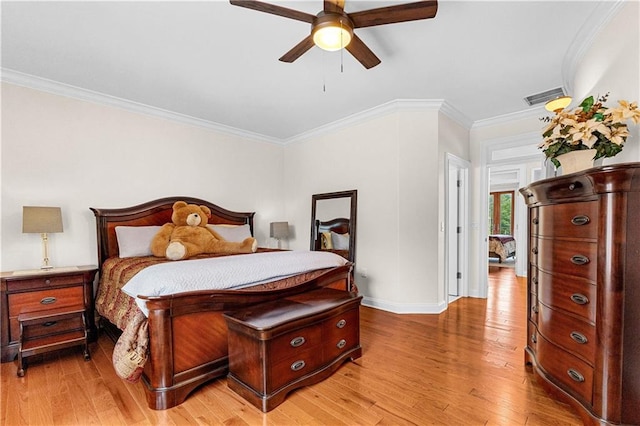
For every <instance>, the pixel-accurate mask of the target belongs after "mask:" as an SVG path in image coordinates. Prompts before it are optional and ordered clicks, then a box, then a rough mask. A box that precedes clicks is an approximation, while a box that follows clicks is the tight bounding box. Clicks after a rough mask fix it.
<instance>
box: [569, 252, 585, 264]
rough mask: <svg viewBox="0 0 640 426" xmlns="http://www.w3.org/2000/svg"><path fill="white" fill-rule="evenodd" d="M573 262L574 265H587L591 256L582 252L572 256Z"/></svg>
mask: <svg viewBox="0 0 640 426" xmlns="http://www.w3.org/2000/svg"><path fill="white" fill-rule="evenodd" d="M571 263H573V264H574V265H586V264H587V263H589V258H588V257H587V256H583V255H581V254H576V255H574V256H571Z"/></svg>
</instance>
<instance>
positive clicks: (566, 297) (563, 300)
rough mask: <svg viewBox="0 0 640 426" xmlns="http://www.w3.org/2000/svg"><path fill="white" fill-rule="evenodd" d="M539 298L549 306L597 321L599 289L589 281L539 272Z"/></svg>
mask: <svg viewBox="0 0 640 426" xmlns="http://www.w3.org/2000/svg"><path fill="white" fill-rule="evenodd" d="M538 298H539V299H540V300H541V301H542V303H544V304H545V305H547V306H551V307H553V308H559V309H563V310H565V311H568V312H571V313H574V314H576V315H579V316H581V317H582V318H584V319H585V320H587V321H589V322H590V323H595V321H596V300H597V287H596V285H595V284H592V283H591V282H589V281H587V280H578V279H567V278H566V277H558V276H555V275H552V274H549V273H547V272H544V271H538Z"/></svg>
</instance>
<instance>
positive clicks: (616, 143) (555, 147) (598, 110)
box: [538, 93, 640, 167]
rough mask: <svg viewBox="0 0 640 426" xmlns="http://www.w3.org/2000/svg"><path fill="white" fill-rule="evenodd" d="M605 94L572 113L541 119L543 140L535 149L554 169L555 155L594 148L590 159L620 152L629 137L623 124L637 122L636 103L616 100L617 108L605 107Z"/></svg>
mask: <svg viewBox="0 0 640 426" xmlns="http://www.w3.org/2000/svg"><path fill="white" fill-rule="evenodd" d="M608 97H609V93H607V94H606V95H604V96H600V97H598V99H597V101H596V100H594V98H593V96H589V97H588V98H586V99H585V100H583V101H582V103H581V104H580V106H579V107H578V108H576V109H575V110H574V111H566V110H562V111H558V112H557V113H556V115H555V116H553V117H544V118H541V120H542V121H544V122H547V123H549V125H548V126H547V127H546V128H545V129H544V131H543V132H542V136H543V137H544V140H543V141H542V143H541V144H540V145H539V146H538V148H540V149H542V152H544V154H545V155H546V156H547V158H549V159H551V161H552V162H553V164H554V165H555V166H556V167H559V166H560V162H559V161H558V160H557V159H556V157H558V156H559V155H562V154H566V153H567V152H571V151H578V150H584V149H595V150H596V154H595V156H594V157H593V158H594V160H596V159H598V158H602V157H613V156H614V155H616V154H618V153H619V152H620V151H622V147H623V146H624V143H625V142H626V140H627V137H628V136H629V129H628V127H627V124H626V122H627V121H628V120H631V121H633V123H635V124H638V123H640V110H639V109H638V104H637V103H636V102H634V103H629V102H627V101H618V104H619V106H618V107H615V108H607V107H605V106H604V103H605V102H606V101H607V98H608Z"/></svg>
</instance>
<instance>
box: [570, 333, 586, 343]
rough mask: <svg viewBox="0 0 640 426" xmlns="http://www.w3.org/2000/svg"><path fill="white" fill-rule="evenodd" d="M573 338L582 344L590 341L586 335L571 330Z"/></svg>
mask: <svg viewBox="0 0 640 426" xmlns="http://www.w3.org/2000/svg"><path fill="white" fill-rule="evenodd" d="M571 338H572V339H573V340H575V341H576V342H578V343H580V344H581V345H584V344H585V343H587V341H588V339H587V336H585V335H584V334H582V333H578V332H577V331H572V332H571Z"/></svg>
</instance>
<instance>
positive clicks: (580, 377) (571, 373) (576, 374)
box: [567, 368, 584, 383]
mask: <svg viewBox="0 0 640 426" xmlns="http://www.w3.org/2000/svg"><path fill="white" fill-rule="evenodd" d="M567 374H568V375H569V377H571V379H573V380H574V381H576V382H579V383H582V382H584V376H583V375H582V374H580V373H579V372H578V371H577V370H574V369H573V368H570V369H568V370H567Z"/></svg>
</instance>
